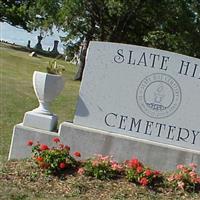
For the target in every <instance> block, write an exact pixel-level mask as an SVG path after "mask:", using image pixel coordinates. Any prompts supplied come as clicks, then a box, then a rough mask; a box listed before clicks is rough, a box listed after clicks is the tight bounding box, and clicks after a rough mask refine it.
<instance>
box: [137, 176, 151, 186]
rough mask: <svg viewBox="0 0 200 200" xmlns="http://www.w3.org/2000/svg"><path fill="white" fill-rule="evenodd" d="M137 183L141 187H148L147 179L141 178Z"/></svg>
mask: <svg viewBox="0 0 200 200" xmlns="http://www.w3.org/2000/svg"><path fill="white" fill-rule="evenodd" d="M139 183H140V184H141V185H142V186H146V185H148V183H149V181H148V179H147V178H145V177H143V178H141V180H140V181H139Z"/></svg>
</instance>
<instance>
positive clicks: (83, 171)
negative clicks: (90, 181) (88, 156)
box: [77, 167, 85, 175]
mask: <svg viewBox="0 0 200 200" xmlns="http://www.w3.org/2000/svg"><path fill="white" fill-rule="evenodd" d="M77 173H78V174H79V175H83V174H84V173H85V169H84V168H83V167H81V168H79V169H78V172H77Z"/></svg>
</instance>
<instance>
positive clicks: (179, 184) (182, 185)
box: [178, 181, 185, 190]
mask: <svg viewBox="0 0 200 200" xmlns="http://www.w3.org/2000/svg"><path fill="white" fill-rule="evenodd" d="M184 186H185V183H184V182H182V181H179V182H178V187H179V188H180V189H182V190H184Z"/></svg>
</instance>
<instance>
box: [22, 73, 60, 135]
mask: <svg viewBox="0 0 200 200" xmlns="http://www.w3.org/2000/svg"><path fill="white" fill-rule="evenodd" d="M33 87H34V91H35V94H36V96H37V98H38V101H39V106H38V108H36V109H34V110H32V111H29V112H26V113H25V116H24V120H23V125H24V126H29V127H33V128H38V129H42V130H48V131H53V130H55V129H56V127H57V123H58V118H57V116H56V115H55V114H53V113H52V112H51V111H50V110H49V103H50V102H52V101H53V100H54V99H55V98H56V97H57V96H58V95H59V93H60V92H61V91H62V89H63V87H64V81H63V78H62V76H61V75H54V74H48V73H43V72H38V71H35V72H34V74H33Z"/></svg>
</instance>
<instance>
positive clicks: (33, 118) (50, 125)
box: [23, 111, 58, 131]
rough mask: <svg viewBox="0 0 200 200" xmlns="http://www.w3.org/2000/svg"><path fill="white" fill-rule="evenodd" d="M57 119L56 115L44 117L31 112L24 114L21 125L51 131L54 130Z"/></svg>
mask: <svg viewBox="0 0 200 200" xmlns="http://www.w3.org/2000/svg"><path fill="white" fill-rule="evenodd" d="M57 123H58V118H57V116H56V115H44V114H40V113H36V112H33V111H29V112H26V113H25V115H24V121H23V125H24V126H28V127H32V128H37V129H42V130H47V131H53V130H55V129H56V127H57Z"/></svg>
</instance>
